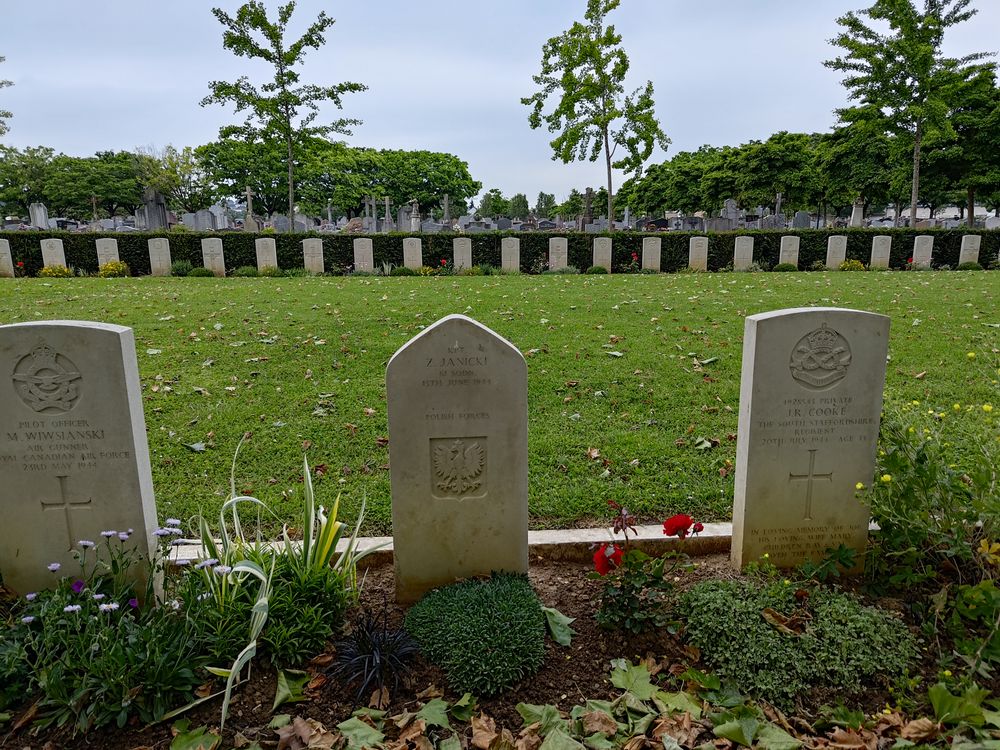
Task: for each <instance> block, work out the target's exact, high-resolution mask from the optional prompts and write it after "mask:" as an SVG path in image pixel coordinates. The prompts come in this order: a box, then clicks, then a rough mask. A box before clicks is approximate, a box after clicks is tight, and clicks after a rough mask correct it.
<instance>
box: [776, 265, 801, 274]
mask: <svg viewBox="0 0 1000 750" xmlns="http://www.w3.org/2000/svg"><path fill="white" fill-rule="evenodd" d="M771 270H772V271H777V272H779V273H782V272H784V273H787V272H789V271H798V270H799V267H798V266H797V265H795V264H794V263H779V264H778V265H776V266H775V267H774V268H772V269H771Z"/></svg>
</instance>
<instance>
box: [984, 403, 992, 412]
mask: <svg viewBox="0 0 1000 750" xmlns="http://www.w3.org/2000/svg"><path fill="white" fill-rule="evenodd" d="M983 411H984V412H986V413H987V414H989V413H990V412H991V411H993V404H983Z"/></svg>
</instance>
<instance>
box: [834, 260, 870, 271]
mask: <svg viewBox="0 0 1000 750" xmlns="http://www.w3.org/2000/svg"><path fill="white" fill-rule="evenodd" d="M840 270H841V271H864V270H866V268H865V264H864V263H862V262H861V261H860V260H856V259H854V258H851V259H850V260H845V261H844V262H843V263H841V264H840Z"/></svg>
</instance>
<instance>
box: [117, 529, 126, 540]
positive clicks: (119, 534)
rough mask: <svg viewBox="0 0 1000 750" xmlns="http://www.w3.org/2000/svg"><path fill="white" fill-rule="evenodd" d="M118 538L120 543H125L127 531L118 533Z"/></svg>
mask: <svg viewBox="0 0 1000 750" xmlns="http://www.w3.org/2000/svg"><path fill="white" fill-rule="evenodd" d="M118 538H119V539H120V540H121V541H123V542H127V541H128V532H127V531H119V532H118Z"/></svg>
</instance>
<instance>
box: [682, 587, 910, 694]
mask: <svg viewBox="0 0 1000 750" xmlns="http://www.w3.org/2000/svg"><path fill="white" fill-rule="evenodd" d="M796 591H797V588H796V587H795V586H790V585H788V584H786V583H784V582H780V581H775V582H771V583H768V584H765V585H757V584H754V583H750V582H747V581H705V582H703V583H699V584H696V585H695V586H693V587H692V588H691V589H689V590H688V591H687V592H686V593H685V594H684V596H683V597H682V598H681V602H680V611H681V614H682V615H683V616H684V617H685V618H686V620H687V623H686V637H687V640H688V642H689V643H691V644H692V645H694V646H696V647H697V648H699V649H700V650H701V654H702V658H703V659H704V660H705V662H706V663H707V664H709V665H710V666H712V667H713V668H714V669H715V670H716V671H717V672H718V673H719V674H720V675H721V676H722V677H725V678H727V679H729V680H731V681H733V682H735V683H736V685H737V687H738V688H739V689H740V690H743V691H746V692H749V693H751V694H753V695H754V696H756V697H760V698H763V699H764V700H767V701H770V702H771V703H774V704H775V705H777V706H779V707H782V708H785V709H787V708H789V707H791V706H792V705H793V703H794V701H795V699H796V698H797V697H799V696H800V695H803V694H806V693H808V692H809V691H810V690H813V689H818V690H823V689H831V690H836V691H837V692H838V693H841V692H848V693H849V692H856V691H858V690H859V689H860V688H861V687H862V686H868V687H871V686H873V685H875V684H883V685H886V684H888V685H891V684H892V681H893V680H895V679H898V678H900V677H902V676H904V675H905V674H906V671H907V669H908V667H909V665H910V663H911V662H912V661H913V659H914V658H915V657H916V656H917V646H916V642H915V640H914V638H913V636H912V635H911V633H910V632H909V630H907V628H906V625H905V624H904V623H902V622H901V621H900V620H897V619H895V618H894V617H892V616H891V615H889V614H887V613H886V612H883V611H881V610H878V609H875V608H874V607H866V606H864V605H862V604H861V603H860V602H859V601H857V600H856V599H855V598H853V597H851V596H849V595H847V594H843V593H840V592H837V591H834V590H832V589H828V588H820V587H817V588H814V589H812V590H811V594H810V595H809V596H808V597H807V598H806V600H805V602H804V603H800V602H799V601H798V599H797V597H796ZM766 610H770V612H771V613H772V615H771V616H772V617H773V618H774V617H776V618H781V617H786V618H791V617H794V616H796V615H798V616H799V617H800V618H801V619H800V620H798V623H799V624H796V621H794V620H792V621H790V622H789V623H788V624H786V627H788V628H789V629H791V630H793V631H794V632H795V633H796V634H794V635H793V634H789V633H786V632H782V630H779V629H778V627H776V626H775V625H773V624H771V622H769V621H768V620H767V619H765V616H764V614H763V613H764V612H765V611H766Z"/></svg>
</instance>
